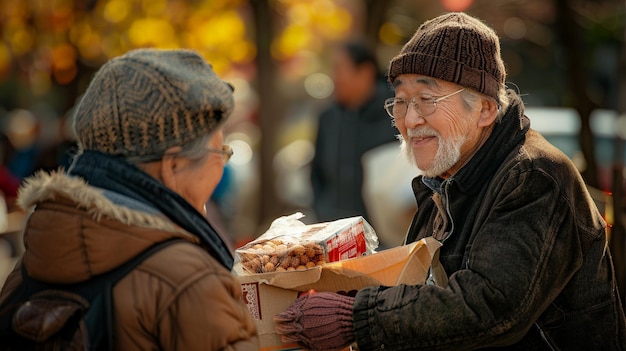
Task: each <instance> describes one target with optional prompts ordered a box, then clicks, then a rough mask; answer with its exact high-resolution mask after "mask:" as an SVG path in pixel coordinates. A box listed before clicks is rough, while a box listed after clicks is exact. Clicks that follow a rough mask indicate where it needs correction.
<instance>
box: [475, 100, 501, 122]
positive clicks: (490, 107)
mask: <svg viewBox="0 0 626 351" xmlns="http://www.w3.org/2000/svg"><path fill="white" fill-rule="evenodd" d="M497 117H498V104H497V103H496V102H495V101H494V100H492V99H482V103H481V109H480V118H479V119H478V126H479V127H487V126H490V125H492V124H493V123H494V122H495V120H496V118H497Z"/></svg>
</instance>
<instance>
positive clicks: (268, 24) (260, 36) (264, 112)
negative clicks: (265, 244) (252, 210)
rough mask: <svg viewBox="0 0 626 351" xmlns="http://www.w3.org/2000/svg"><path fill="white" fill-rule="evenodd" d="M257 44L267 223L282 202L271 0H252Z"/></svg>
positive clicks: (263, 219) (262, 214) (262, 204)
mask: <svg viewBox="0 0 626 351" xmlns="http://www.w3.org/2000/svg"><path fill="white" fill-rule="evenodd" d="M251 5H252V8H253V11H254V26H255V32H256V47H257V58H256V60H257V82H256V84H257V89H256V90H257V91H258V94H259V101H260V103H259V111H258V113H259V114H258V118H259V122H258V123H259V126H260V128H261V133H262V135H261V150H260V154H261V157H260V167H261V169H260V174H261V179H260V189H259V196H260V198H259V225H260V226H265V224H266V223H268V222H270V221H271V220H273V219H274V218H276V217H278V216H279V215H281V213H280V212H281V210H282V208H283V205H282V204H281V201H280V198H279V197H278V195H277V193H276V191H277V188H276V175H275V173H274V167H273V160H274V155H275V153H276V150H275V148H276V144H275V140H276V139H277V134H278V129H279V128H278V126H280V124H281V122H282V111H280V108H279V104H278V98H279V97H278V94H276V92H277V91H278V90H279V89H278V87H277V86H276V82H277V81H278V79H277V77H276V76H277V72H276V64H275V63H274V62H273V61H272V55H271V52H270V48H271V44H272V38H273V37H274V31H273V26H272V18H271V17H272V16H271V9H270V5H269V3H268V0H252V1H251Z"/></svg>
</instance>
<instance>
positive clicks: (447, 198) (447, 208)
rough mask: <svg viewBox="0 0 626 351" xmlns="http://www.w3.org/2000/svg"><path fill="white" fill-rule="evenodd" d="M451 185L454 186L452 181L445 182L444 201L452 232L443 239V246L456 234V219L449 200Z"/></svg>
mask: <svg viewBox="0 0 626 351" xmlns="http://www.w3.org/2000/svg"><path fill="white" fill-rule="evenodd" d="M450 184H452V179H446V180H444V182H443V185H444V187H443V189H442V191H443V195H444V197H443V201H445V204H444V206H445V208H446V216H448V220H450V231H449V232H447V233H446V236H445V237H443V238H442V239H441V240H440V241H441V243H442V244H443V243H444V241H446V240H447V239H448V238H449V237H450V236H451V235H452V233H453V232H454V218H452V214H451V212H450V198H449V192H448V190H449V189H448V188H450Z"/></svg>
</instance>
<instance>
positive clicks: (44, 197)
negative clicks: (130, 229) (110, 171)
mask: <svg viewBox="0 0 626 351" xmlns="http://www.w3.org/2000/svg"><path fill="white" fill-rule="evenodd" d="M59 198H66V199H70V200H72V201H73V202H75V203H76V206H77V207H78V208H82V209H84V210H86V211H87V212H88V213H89V214H91V215H92V216H93V218H94V219H96V220H99V219H100V218H101V217H102V216H107V217H110V218H113V219H116V220H118V221H120V222H122V223H125V224H128V225H137V226H141V227H149V228H155V229H161V230H166V231H177V230H178V229H176V228H175V227H174V225H173V224H172V222H171V221H169V220H168V219H166V218H163V217H156V216H154V215H152V214H148V213H146V212H142V211H137V210H131V209H129V208H126V207H122V206H119V205H116V204H114V203H113V202H111V200H109V199H108V198H107V197H106V196H104V195H103V191H102V189H98V188H94V187H92V186H89V185H88V184H87V183H86V182H85V181H84V180H83V179H81V178H78V177H71V176H68V175H66V174H64V173H61V172H53V173H46V172H39V173H37V174H36V175H35V176H33V177H31V178H29V179H27V180H26V181H25V183H24V185H23V186H22V187H21V188H20V191H19V195H18V199H17V204H18V205H19V206H20V207H21V208H22V209H24V210H26V211H29V210H31V209H32V208H33V207H34V206H35V205H36V204H37V203H40V202H44V201H54V200H56V199H59Z"/></svg>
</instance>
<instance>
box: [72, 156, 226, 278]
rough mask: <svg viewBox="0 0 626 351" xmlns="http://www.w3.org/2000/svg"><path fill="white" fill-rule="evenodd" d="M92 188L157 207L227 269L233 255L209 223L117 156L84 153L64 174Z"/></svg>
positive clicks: (178, 196)
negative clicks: (77, 178)
mask: <svg viewBox="0 0 626 351" xmlns="http://www.w3.org/2000/svg"><path fill="white" fill-rule="evenodd" d="M68 173H69V175H72V176H79V177H81V178H83V179H84V180H85V181H86V182H87V183H89V184H90V185H92V186H94V187H98V188H102V189H106V190H110V191H113V192H116V193H119V194H122V195H125V196H128V197H130V198H133V199H135V200H137V201H140V202H143V203H145V204H148V205H151V206H153V207H156V208H158V209H159V210H160V211H161V212H162V213H163V214H164V215H165V216H167V217H168V218H169V219H170V220H171V221H172V222H174V223H176V224H178V225H179V226H180V227H181V228H183V229H185V230H186V231H188V232H189V233H192V234H194V235H195V236H197V237H198V238H200V242H201V243H202V246H203V247H205V248H206V249H207V250H209V252H210V253H211V254H212V255H213V256H214V257H215V258H216V259H217V260H218V261H220V263H221V264H222V265H224V267H226V268H227V269H228V270H231V269H232V267H233V255H232V252H231V250H230V249H229V247H228V245H227V244H226V243H225V242H224V240H223V239H222V238H221V237H220V235H219V234H218V233H217V231H216V230H215V229H214V228H213V226H212V225H211V223H209V222H208V221H207V219H206V218H205V217H204V216H203V215H202V214H201V213H200V212H198V211H197V210H196V209H195V208H194V207H193V206H191V204H189V203H188V202H187V201H186V200H185V199H183V198H182V197H181V196H180V195H178V194H177V193H175V192H173V191H172V190H170V189H168V188H167V187H165V186H164V185H163V184H161V183H160V182H158V181H157V180H156V179H154V178H152V177H151V176H149V175H148V174H146V173H145V172H143V171H141V170H140V169H139V168H137V167H135V166H133V165H131V164H129V163H127V162H125V161H124V160H123V159H121V158H119V157H114V156H110V155H106V154H103V153H101V152H97V151H90V150H85V151H84V152H83V153H82V154H80V155H78V156H76V158H75V159H74V162H73V164H72V166H71V167H70V169H69V171H68Z"/></svg>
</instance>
